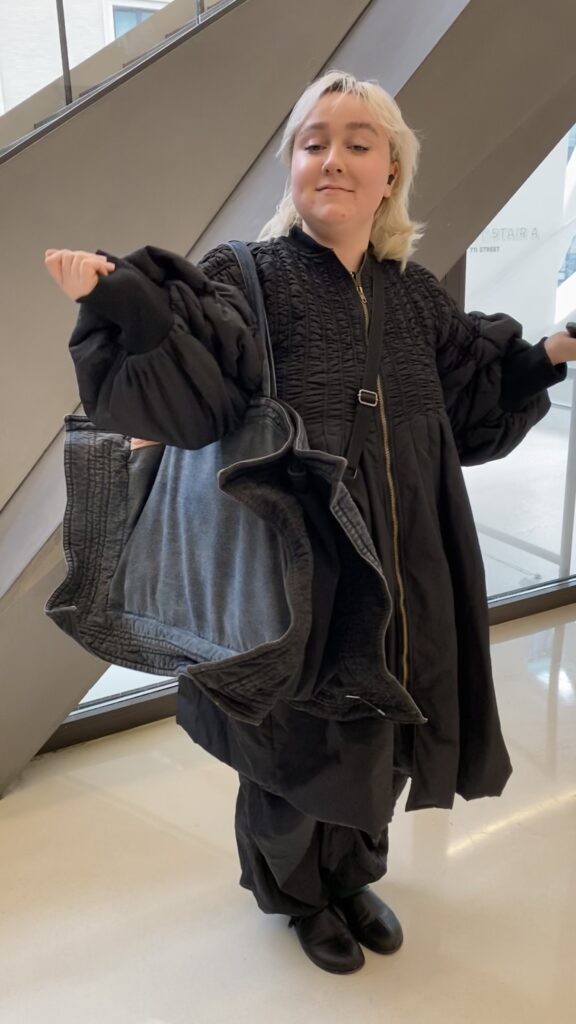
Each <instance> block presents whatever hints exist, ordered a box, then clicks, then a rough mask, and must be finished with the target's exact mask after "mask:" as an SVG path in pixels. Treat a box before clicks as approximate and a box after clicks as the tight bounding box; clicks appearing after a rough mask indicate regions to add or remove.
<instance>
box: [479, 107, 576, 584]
mask: <svg viewBox="0 0 576 1024" xmlns="http://www.w3.org/2000/svg"><path fill="white" fill-rule="evenodd" d="M465 308H466V309H467V310H471V309H479V310H482V311H485V312H488V313H492V312H495V311H496V310H504V311H505V312H506V313H508V314H509V315H511V316H513V317H514V318H515V319H517V320H519V321H520V323H521V324H522V325H523V337H524V338H525V339H526V340H528V341H531V342H537V341H539V340H540V338H542V337H545V336H546V335H551V334H554V333H556V332H557V331H563V330H565V327H566V324H567V323H569V322H571V321H576V124H575V125H574V126H573V127H572V128H571V130H570V131H569V132H568V133H567V134H566V135H565V136H564V137H563V138H562V139H561V140H560V142H559V143H558V144H557V145H556V146H555V147H554V149H553V150H552V152H551V153H549V154H548V156H547V157H546V158H545V160H544V161H543V162H542V163H541V164H540V166H539V167H537V168H536V169H535V171H534V172H533V174H531V175H530V177H529V178H528V179H527V180H526V181H525V182H524V184H523V185H522V186H521V187H520V188H519V189H518V191H517V192H516V193H515V194H514V195H513V196H512V198H511V199H510V200H509V202H507V203H506V205H505V206H504V208H503V209H502V210H500V211H499V213H498V214H497V215H496V217H495V218H494V219H493V220H492V221H491V223H490V224H487V225H486V227H485V229H484V231H483V232H482V233H481V235H480V236H479V237H478V238H477V239H476V240H475V241H474V242H473V243H472V245H471V246H470V248H469V249H468V252H467V256H466V302H465ZM549 394H550V399H551V402H552V408H551V410H550V412H549V413H548V415H547V416H546V417H545V418H544V419H543V420H541V422H540V423H538V424H537V426H536V427H534V429H533V430H531V431H530V433H529V434H528V436H527V437H526V439H525V440H524V441H523V442H522V444H521V445H520V446H519V447H518V448H516V449H515V450H514V451H513V452H511V453H510V454H509V455H508V456H507V457H506V458H505V459H502V460H497V461H494V462H488V463H486V464H485V465H483V466H475V467H473V468H470V469H465V471H464V475H465V477H466V484H467V487H468V493H469V496H470V500H471V503H472V508H473V511H474V517H475V520H476V528H477V530H478V534H479V537H480V544H481V547H482V553H483V556H484V565H485V569H486V576H487V583H488V593H489V594H490V596H491V597H496V596H498V595H502V594H509V593H511V592H518V591H523V592H525V593H526V592H528V591H530V589H531V588H540V587H544V586H547V585H549V584H551V583H557V582H558V581H559V580H565V579H567V578H569V577H570V576H573V575H574V574H575V573H576V545H575V538H574V520H575V517H574V508H575V503H576V370H574V368H573V367H572V365H570V367H569V370H568V375H567V378H566V380H565V381H564V382H563V383H561V384H556V385H555V386H554V387H552V388H551V389H550V392H549Z"/></svg>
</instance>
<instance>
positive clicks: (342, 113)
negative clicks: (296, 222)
mask: <svg viewBox="0 0 576 1024" xmlns="http://www.w3.org/2000/svg"><path fill="white" fill-rule="evenodd" d="M398 169H399V168H398V163H397V162H396V161H395V162H394V163H391V162H390V147H389V140H388V136H387V134H386V131H385V129H384V128H382V127H381V126H380V125H379V124H378V123H377V122H376V121H375V120H374V117H373V115H372V114H371V113H370V110H369V108H368V107H367V106H366V104H365V103H364V101H363V100H361V99H359V98H358V97H355V96H347V95H343V94H341V93H332V94H327V95H326V96H322V97H321V99H320V100H318V103H316V104H315V106H314V107H313V109H312V110H311V111H310V114H309V115H308V117H307V118H306V120H305V121H304V123H303V125H302V127H301V128H300V131H299V132H298V133H297V135H296V138H295V140H294V150H293V153H292V165H291V185H292V196H293V199H294V204H295V206H296V209H297V210H298V213H299V214H300V216H301V217H302V220H303V221H304V222H305V223H306V224H308V225H309V226H310V227H311V228H312V229H314V228H316V229H317V230H318V229H321V230H323V233H324V234H325V233H326V230H327V229H328V231H330V229H333V230H334V231H335V232H337V234H341V232H342V230H343V229H346V228H348V229H349V230H351V231H358V230H367V231H368V233H369V231H370V229H371V227H372V221H373V218H374V214H375V212H376V210H377V209H378V207H379V205H380V203H381V201H382V198H383V197H384V196H386V197H388V196H390V193H391V190H392V188H393V187H394V183H391V184H390V185H389V184H388V175H389V174H391V173H393V174H394V175H397V173H398Z"/></svg>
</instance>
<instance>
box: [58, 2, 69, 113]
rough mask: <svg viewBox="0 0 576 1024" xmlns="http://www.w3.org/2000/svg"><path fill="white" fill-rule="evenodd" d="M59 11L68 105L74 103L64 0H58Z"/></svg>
mask: <svg viewBox="0 0 576 1024" xmlns="http://www.w3.org/2000/svg"><path fill="white" fill-rule="evenodd" d="M56 9H57V11H58V32H59V33H60V57H61V60H62V79H63V82H64V102H65V103H66V105H68V104H69V103H72V79H71V78H70V64H69V62H68V40H67V39H66V18H65V15H64V0H56Z"/></svg>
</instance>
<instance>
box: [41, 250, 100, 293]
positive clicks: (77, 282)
mask: <svg viewBox="0 0 576 1024" xmlns="http://www.w3.org/2000/svg"><path fill="white" fill-rule="evenodd" d="M44 264H45V266H46V269H47V270H48V272H49V274H50V275H51V276H52V277H53V278H54V280H55V281H56V283H57V284H58V285H60V287H61V288H62V289H63V291H65V292H66V294H67V295H69V296H70V297H71V298H77V297H78V296H80V295H83V294H86V293H87V292H89V291H91V290H92V288H94V287H95V286H96V284H97V281H98V277H99V276H106V277H107V276H108V274H110V273H112V271H113V270H116V264H114V263H112V262H111V261H110V260H108V259H107V258H106V256H103V255H101V254H99V253H95V252H85V251H84V250H82V249H76V250H73V249H46V250H45V253H44Z"/></svg>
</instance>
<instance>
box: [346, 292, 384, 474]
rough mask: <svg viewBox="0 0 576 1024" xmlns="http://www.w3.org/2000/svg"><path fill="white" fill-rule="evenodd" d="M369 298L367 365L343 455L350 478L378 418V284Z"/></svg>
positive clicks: (380, 311) (381, 296)
mask: <svg viewBox="0 0 576 1024" xmlns="http://www.w3.org/2000/svg"><path fill="white" fill-rule="evenodd" d="M372 295H373V298H372V318H371V321H370V329H369V331H368V347H367V351H366V363H365V366H364V379H363V381H362V387H361V388H360V391H359V392H358V395H357V399H358V405H357V406H356V416H355V417H354V424H353V427H352V433H351V435H350V441H349V444H348V452H347V455H346V459H347V461H348V465H347V467H346V473H348V474H351V475H352V477H353V478H354V477H355V476H356V473H357V472H358V463H359V462H360V456H361V455H362V449H363V447H364V442H365V441H366V437H367V434H368V431H369V429H370V424H371V422H372V418H373V416H374V415H378V405H379V404H380V395H379V393H378V370H379V367H380V353H381V351H382V325H383V323H384V293H383V289H382V288H379V287H378V284H377V281H374V286H373V289H372Z"/></svg>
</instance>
